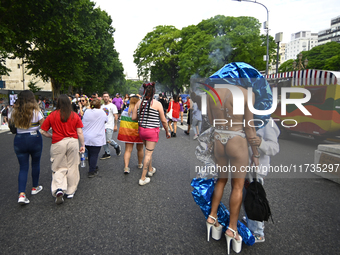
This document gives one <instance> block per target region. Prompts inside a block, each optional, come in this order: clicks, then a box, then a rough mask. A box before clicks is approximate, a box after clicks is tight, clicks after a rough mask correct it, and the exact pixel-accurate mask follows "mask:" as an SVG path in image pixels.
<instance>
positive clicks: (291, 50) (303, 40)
mask: <svg viewBox="0 0 340 255" xmlns="http://www.w3.org/2000/svg"><path fill="white" fill-rule="evenodd" d="M315 46H318V34H317V33H311V31H300V32H297V33H294V34H292V35H291V41H290V42H289V43H287V44H286V52H285V61H287V60H289V59H296V56H297V55H298V54H299V53H300V52H301V51H308V50H310V49H312V48H314V47H315Z"/></svg>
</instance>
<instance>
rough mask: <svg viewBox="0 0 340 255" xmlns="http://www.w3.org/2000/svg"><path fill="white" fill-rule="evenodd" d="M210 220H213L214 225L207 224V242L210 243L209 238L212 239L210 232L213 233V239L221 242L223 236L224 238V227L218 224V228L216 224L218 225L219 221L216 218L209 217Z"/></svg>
mask: <svg viewBox="0 0 340 255" xmlns="http://www.w3.org/2000/svg"><path fill="white" fill-rule="evenodd" d="M208 217H209V218H212V219H213V220H214V223H210V222H208V221H207V222H206V225H207V232H208V237H207V240H208V242H209V238H210V230H211V229H212V231H211V237H212V238H213V239H215V240H220V239H221V236H222V225H220V224H218V226H216V223H218V221H217V219H216V218H214V217H213V216H211V215H209V216H208Z"/></svg>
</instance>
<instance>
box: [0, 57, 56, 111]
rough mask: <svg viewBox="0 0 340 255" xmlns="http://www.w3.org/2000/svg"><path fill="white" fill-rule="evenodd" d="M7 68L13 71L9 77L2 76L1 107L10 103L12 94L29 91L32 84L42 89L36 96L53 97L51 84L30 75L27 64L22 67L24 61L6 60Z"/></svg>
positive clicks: (0, 80) (0, 86)
mask: <svg viewBox="0 0 340 255" xmlns="http://www.w3.org/2000/svg"><path fill="white" fill-rule="evenodd" d="M6 67H7V68H9V69H11V71H10V72H9V75H1V76H0V105H1V104H8V103H9V95H10V94H18V93H19V92H20V91H22V90H27V89H29V87H28V84H29V83H30V82H34V83H36V84H35V86H37V87H39V88H41V90H40V91H39V92H37V93H36V95H43V96H44V97H51V96H50V95H52V84H51V82H44V81H42V80H41V79H40V78H38V77H35V76H34V75H29V74H28V73H27V71H28V70H27V69H26V66H25V64H24V65H22V59H18V58H16V59H6Z"/></svg>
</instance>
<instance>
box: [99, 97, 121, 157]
mask: <svg viewBox="0 0 340 255" xmlns="http://www.w3.org/2000/svg"><path fill="white" fill-rule="evenodd" d="M103 100H104V104H103V105H102V106H101V109H102V110H103V111H104V112H105V113H106V115H107V117H108V122H106V124H105V134H106V144H105V145H104V146H103V148H104V150H105V153H104V154H103V156H102V157H101V158H100V159H108V158H111V152H110V147H109V145H111V146H113V147H114V148H115V150H116V154H117V156H120V154H121V147H120V145H118V144H117V143H116V141H115V140H113V138H112V135H113V132H116V131H117V121H118V115H117V114H118V110H117V106H116V105H114V104H112V103H110V95H109V93H108V92H106V91H104V92H103Z"/></svg>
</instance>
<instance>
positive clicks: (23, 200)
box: [18, 195, 30, 205]
mask: <svg viewBox="0 0 340 255" xmlns="http://www.w3.org/2000/svg"><path fill="white" fill-rule="evenodd" d="M18 203H19V204H21V205H26V204H29V203H30V201H29V200H28V198H27V197H26V195H20V196H19V199H18Z"/></svg>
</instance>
